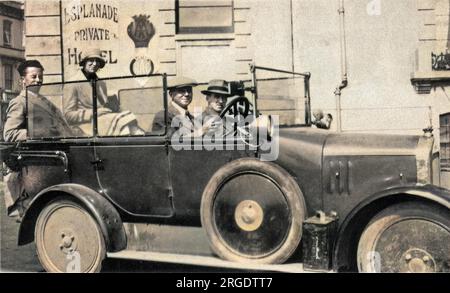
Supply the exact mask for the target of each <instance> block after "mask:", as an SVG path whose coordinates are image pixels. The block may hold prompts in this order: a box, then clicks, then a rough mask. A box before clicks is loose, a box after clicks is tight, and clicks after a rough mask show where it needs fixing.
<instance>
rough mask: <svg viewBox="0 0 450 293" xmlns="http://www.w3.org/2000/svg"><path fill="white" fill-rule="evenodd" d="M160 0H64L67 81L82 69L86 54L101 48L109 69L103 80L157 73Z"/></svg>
mask: <svg viewBox="0 0 450 293" xmlns="http://www.w3.org/2000/svg"><path fill="white" fill-rule="evenodd" d="M157 4H158V2H157V1H136V2H133V5H129V3H127V2H126V1H120V0H108V1H104V0H95V1H84V0H81V1H80V0H75V1H73V0H70V1H69V0H63V1H62V7H61V8H62V10H61V12H62V15H61V16H62V19H61V21H62V31H63V32H62V33H63V62H64V77H65V80H66V81H70V80H73V78H74V76H75V75H76V73H77V72H78V70H79V63H80V60H81V59H82V58H83V52H85V51H86V50H87V49H89V48H99V49H100V50H101V51H102V56H103V58H104V59H105V61H106V66H105V68H103V69H102V70H101V72H99V75H100V76H101V77H106V76H108V77H113V76H127V75H139V74H150V73H154V72H155V71H156V70H157V68H155V65H157V64H158V59H159V57H158V52H159V45H158V38H156V37H154V36H155V35H156V34H158V27H159V23H160V21H159V15H158V7H157Z"/></svg>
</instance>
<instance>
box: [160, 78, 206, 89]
mask: <svg viewBox="0 0 450 293" xmlns="http://www.w3.org/2000/svg"><path fill="white" fill-rule="evenodd" d="M197 84H198V83H197V82H196V81H195V80H193V79H191V78H188V77H184V76H177V77H175V78H173V79H172V80H170V81H169V82H168V85H167V88H168V89H169V90H172V89H177V88H183V87H188V86H190V87H193V86H197Z"/></svg>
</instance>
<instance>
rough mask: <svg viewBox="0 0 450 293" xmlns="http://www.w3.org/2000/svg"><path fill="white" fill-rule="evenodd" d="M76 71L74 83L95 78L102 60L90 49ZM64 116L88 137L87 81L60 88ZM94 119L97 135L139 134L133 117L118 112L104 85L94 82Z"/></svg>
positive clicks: (90, 108) (90, 107) (90, 111)
mask: <svg viewBox="0 0 450 293" xmlns="http://www.w3.org/2000/svg"><path fill="white" fill-rule="evenodd" d="M83 55H84V56H83V58H82V59H81V61H80V64H79V65H80V69H81V70H80V71H79V72H78V74H77V75H76V76H75V78H74V80H79V81H86V80H92V79H95V80H96V79H98V76H97V72H98V70H99V69H101V68H103V67H105V64H106V62H105V60H104V59H103V57H102V55H101V51H100V50H99V49H90V50H88V51H86V53H85V54H83ZM63 104H64V114H65V117H66V119H67V121H68V122H69V124H71V125H72V126H75V127H78V128H79V129H81V130H82V131H83V132H84V133H85V134H86V135H88V136H90V135H92V116H93V100H92V88H91V84H90V83H88V82H80V83H70V84H66V86H65V88H64V99H63ZM97 116H98V132H99V134H100V135H105V136H116V135H142V134H144V132H143V131H142V130H141V129H140V128H139V126H138V125H137V120H136V117H135V115H134V114H133V113H131V112H130V111H120V107H119V104H118V101H117V97H116V96H115V95H114V96H108V95H107V89H106V84H105V83H104V82H103V81H98V82H97Z"/></svg>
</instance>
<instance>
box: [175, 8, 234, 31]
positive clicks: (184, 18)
mask: <svg viewBox="0 0 450 293" xmlns="http://www.w3.org/2000/svg"><path fill="white" fill-rule="evenodd" d="M176 19H177V33H231V32H233V31H234V27H233V1H232V0H213V1H206V0H177V1H176Z"/></svg>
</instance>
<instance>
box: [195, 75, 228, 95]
mask: <svg viewBox="0 0 450 293" xmlns="http://www.w3.org/2000/svg"><path fill="white" fill-rule="evenodd" d="M202 94H204V95H209V94H219V95H222V96H227V97H229V96H231V94H230V90H229V88H228V82H226V81H225V80H222V79H213V80H211V81H210V82H209V83H208V88H207V89H206V90H204V91H202Z"/></svg>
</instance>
